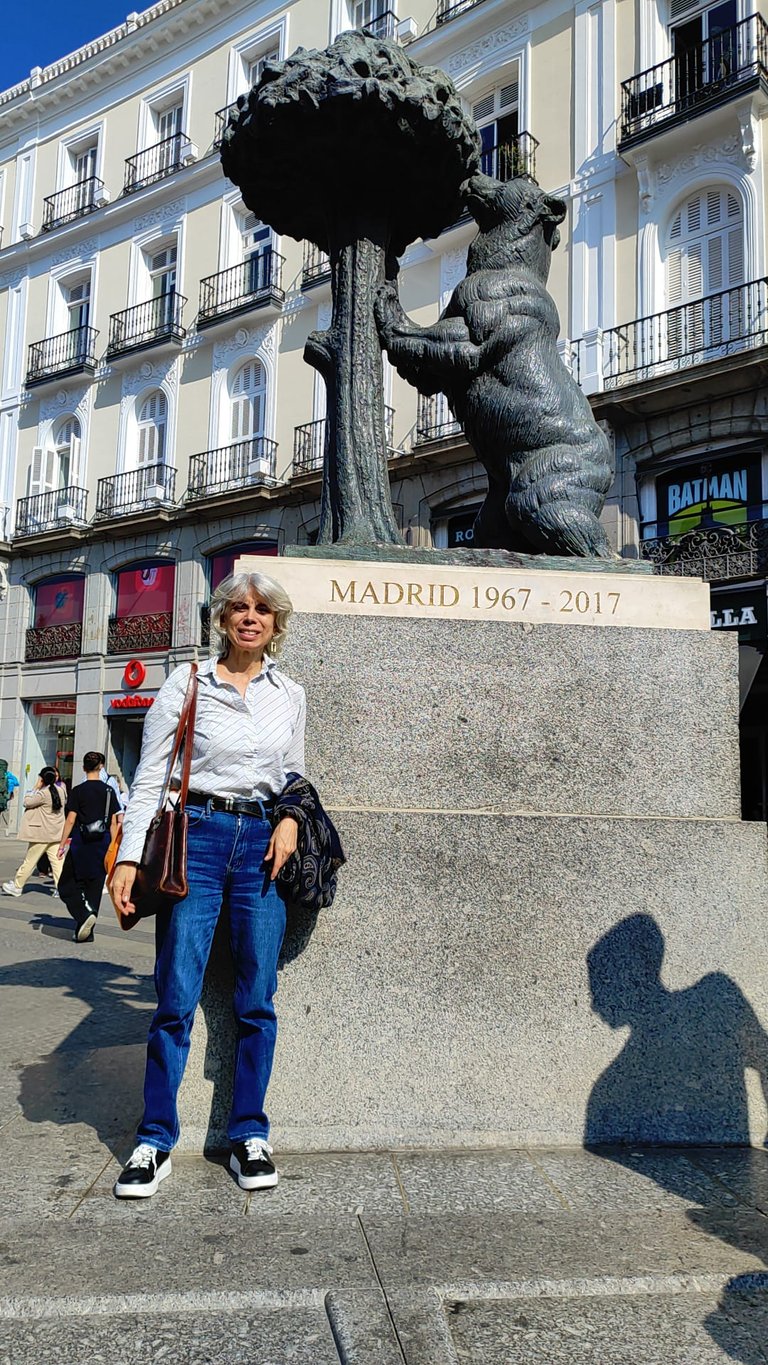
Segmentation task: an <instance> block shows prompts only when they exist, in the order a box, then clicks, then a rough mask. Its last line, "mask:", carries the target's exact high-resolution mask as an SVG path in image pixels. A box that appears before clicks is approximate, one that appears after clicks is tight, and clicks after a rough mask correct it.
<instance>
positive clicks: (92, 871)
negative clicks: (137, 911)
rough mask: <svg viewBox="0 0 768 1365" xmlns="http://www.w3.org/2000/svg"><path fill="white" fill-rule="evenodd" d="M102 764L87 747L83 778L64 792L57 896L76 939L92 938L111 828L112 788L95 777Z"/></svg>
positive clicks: (114, 810)
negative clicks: (71, 919)
mask: <svg viewBox="0 0 768 1365" xmlns="http://www.w3.org/2000/svg"><path fill="white" fill-rule="evenodd" d="M102 762H103V755H102V754H99V753H96V752H95V751H93V750H92V751H91V752H89V753H87V754H86V755H85V757H84V759H83V771H84V773H85V781H84V782H80V783H79V784H78V785H77V786H76V787H73V788H72V791H71V792H70V794H69V799H68V800H67V806H66V819H65V822H64V831H63V834H62V839H61V844H62V847H61V848H60V849H59V854H60V856H61V857H62V858H64V866H63V867H62V869H61V876H60V878H59V895H60V896H61V899H62V900H63V901H64V904H65V905H66V907H67V909H68V911H69V913H70V915H71V916H72V918H73V920H74V921H75V932H74V934H73V938H74V940H75V942H76V943H88V942H90V941H91V939H92V938H93V927H94V925H95V923H96V920H97V918H98V914H99V904H100V901H101V893H102V891H103V890H104V878H105V876H106V873H105V871H104V854H105V853H106V851H107V849H108V848H109V843H110V839H111V837H112V835H114V834H115V833H116V830H117V813H118V811H119V809H120V803H119V801H118V799H117V797H116V796H115V793H114V790H113V789H112V787H111V786H108V785H107V784H106V783H104V782H102V781H101V780H100V778H99V771H100V769H101V766H102ZM70 838H71V842H70V844H69V847H68V848H67V847H66V843H67V840H68V839H70Z"/></svg>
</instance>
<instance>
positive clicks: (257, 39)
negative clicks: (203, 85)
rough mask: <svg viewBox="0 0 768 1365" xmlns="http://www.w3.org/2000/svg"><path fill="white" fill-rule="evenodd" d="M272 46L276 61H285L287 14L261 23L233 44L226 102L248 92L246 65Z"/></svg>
mask: <svg viewBox="0 0 768 1365" xmlns="http://www.w3.org/2000/svg"><path fill="white" fill-rule="evenodd" d="M274 48H277V59H278V61H281V62H282V61H285V54H286V52H287V51H288V16H287V14H286V15H283V17H282V19H276V20H275V21H274V23H271V24H265V25H263V26H262V27H261V28H259V29H257V30H256V31H255V32H251V33H250V34H249V35H248V37H247V38H242V39H241V40H240V42H239V43H234V44H233V46H232V47H231V49H230V53H229V68H228V71H227V101H226V102H227V104H234V102H235V100H236V99H237V97H238V95H246V94H247V93H248V90H249V89H250V86H249V85H248V67H249V66H251V65H252V64H253V62H255V61H256V60H257V58H259V57H261V56H264V55H266V53H267V52H271V51H273V49H274Z"/></svg>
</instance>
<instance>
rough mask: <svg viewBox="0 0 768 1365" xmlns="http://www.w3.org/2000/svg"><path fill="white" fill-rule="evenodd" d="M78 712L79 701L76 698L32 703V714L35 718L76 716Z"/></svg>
mask: <svg viewBox="0 0 768 1365" xmlns="http://www.w3.org/2000/svg"><path fill="white" fill-rule="evenodd" d="M76 712H77V701H76V700H75V698H74V697H72V698H71V699H68V700H66V701H35V702H33V703H32V714H33V715H35V716H74V715H75V714H76Z"/></svg>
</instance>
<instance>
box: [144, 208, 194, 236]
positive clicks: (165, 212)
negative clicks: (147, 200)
mask: <svg viewBox="0 0 768 1365" xmlns="http://www.w3.org/2000/svg"><path fill="white" fill-rule="evenodd" d="M186 207H187V201H186V199H172V200H171V201H170V203H168V204H159V205H158V207H157V208H156V209H151V210H150V212H149V213H143V214H142V216H141V217H140V218H134V220H133V235H134V237H135V236H136V235H137V234H138V233H139V232H144V230H145V229H146V228H150V227H154V226H155V224H156V223H163V222H165V220H166V219H167V218H178V217H179V215H180V214H182V213H184V211H185V209H186Z"/></svg>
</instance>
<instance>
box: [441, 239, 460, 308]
mask: <svg viewBox="0 0 768 1365" xmlns="http://www.w3.org/2000/svg"><path fill="white" fill-rule="evenodd" d="M466 273H467V248H466V247H465V246H463V247H458V248H457V250H456V251H446V253H445V255H443V256H441V257H440V296H441V299H442V300H443V303H444V304H445V303H447V302H448V299H449V297H450V295H451V294H452V293H453V291H454V289H455V288H456V286H457V284H459V283H460V282H461V281H462V280H463V279H464V276H465V275H466Z"/></svg>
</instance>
